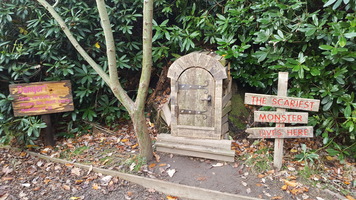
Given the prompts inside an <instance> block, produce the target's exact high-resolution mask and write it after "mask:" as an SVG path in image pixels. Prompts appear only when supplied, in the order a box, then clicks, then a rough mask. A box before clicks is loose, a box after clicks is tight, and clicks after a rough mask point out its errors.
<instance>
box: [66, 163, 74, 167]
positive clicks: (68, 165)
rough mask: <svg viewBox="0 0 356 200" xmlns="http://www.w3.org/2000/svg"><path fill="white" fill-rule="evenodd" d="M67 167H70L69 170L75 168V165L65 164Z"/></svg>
mask: <svg viewBox="0 0 356 200" xmlns="http://www.w3.org/2000/svg"><path fill="white" fill-rule="evenodd" d="M65 166H67V167H69V168H72V167H74V165H73V164H71V163H66V164H65Z"/></svg>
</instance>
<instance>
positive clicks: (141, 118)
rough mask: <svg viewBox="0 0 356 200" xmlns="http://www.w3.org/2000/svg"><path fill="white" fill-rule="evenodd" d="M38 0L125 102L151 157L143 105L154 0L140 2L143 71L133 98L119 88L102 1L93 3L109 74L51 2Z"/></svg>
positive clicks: (142, 150)
mask: <svg viewBox="0 0 356 200" xmlns="http://www.w3.org/2000/svg"><path fill="white" fill-rule="evenodd" d="M37 1H38V2H39V3H41V4H42V5H43V6H44V7H45V8H46V9H47V10H48V11H49V13H50V14H51V15H52V16H53V18H54V19H55V20H56V21H57V22H58V23H59V25H60V27H61V28H62V30H63V31H64V33H65V34H66V35H67V37H68V39H69V41H70V42H71V43H72V44H73V46H74V47H75V48H76V49H77V51H78V52H79V53H80V54H81V55H82V56H83V58H84V59H85V60H86V61H87V62H88V63H89V64H90V65H91V66H92V67H93V69H94V70H95V71H96V72H97V73H98V74H99V75H100V77H101V78H103V80H104V81H105V83H106V84H107V85H108V86H109V87H110V89H111V90H112V91H113V93H114V95H115V97H116V98H117V99H118V100H119V101H120V102H121V103H122V104H123V105H124V106H125V108H126V110H127V111H128V112H129V114H130V116H131V120H132V122H133V125H134V129H135V133H136V136H137V139H138V143H139V146H140V155H141V156H143V157H145V158H146V159H147V160H151V159H152V157H153V149H152V141H151V138H150V135H149V132H148V127H147V125H146V118H145V114H144V108H145V101H146V98H147V93H148V87H149V83H150V78H151V71H152V20H153V0H144V5H143V35H142V38H143V47H142V48H143V58H142V72H141V78H140V83H139V88H138V92H137V98H136V101H135V102H134V101H133V100H132V99H131V98H130V97H129V96H128V95H127V93H126V91H125V90H124V89H123V88H122V86H121V84H120V82H119V78H118V74H117V65H116V55H115V53H116V51H115V41H114V38H113V33H112V29H111V24H110V21H109V16H108V14H107V11H106V5H105V1H104V0H96V3H97V8H98V11H99V15H100V19H101V25H102V27H103V30H104V36H105V42H106V46H107V51H106V53H107V58H108V65H109V75H108V74H107V73H106V72H105V71H104V70H103V69H102V68H101V67H100V66H99V65H98V64H97V63H96V62H95V61H94V60H93V59H92V58H91V57H90V56H89V55H88V54H87V53H86V52H85V50H84V49H83V48H82V47H81V46H80V44H79V43H78V41H76V39H75V38H74V37H73V35H72V34H71V32H70V30H69V29H68V27H67V25H66V24H65V22H64V20H63V19H62V18H61V17H60V16H59V15H58V13H57V12H56V11H55V10H54V8H53V6H52V5H50V4H49V3H48V2H47V1H46V0H37ZM57 3H58V2H57ZM57 3H56V4H57Z"/></svg>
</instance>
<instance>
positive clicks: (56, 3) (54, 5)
mask: <svg viewBox="0 0 356 200" xmlns="http://www.w3.org/2000/svg"><path fill="white" fill-rule="evenodd" d="M58 3H59V0H57V1H56V2H55V3H54V4H53V6H52V7H53V8H54V7H56V6H57V5H58Z"/></svg>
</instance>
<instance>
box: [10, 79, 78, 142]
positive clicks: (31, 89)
mask: <svg viewBox="0 0 356 200" xmlns="http://www.w3.org/2000/svg"><path fill="white" fill-rule="evenodd" d="M9 89H10V94H11V96H12V97H13V98H14V100H13V102H12V107H13V110H14V116H30V115H42V119H43V121H44V122H45V123H46V125H47V128H46V130H45V132H46V134H45V138H44V140H45V144H46V145H51V146H53V145H54V139H53V128H52V123H51V118H50V115H49V114H51V113H58V112H67V111H72V110H74V105H73V97H72V87H71V84H70V81H68V80H65V81H48V82H35V83H25V84H11V85H9Z"/></svg>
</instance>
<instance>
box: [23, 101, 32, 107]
mask: <svg viewBox="0 0 356 200" xmlns="http://www.w3.org/2000/svg"><path fill="white" fill-rule="evenodd" d="M34 105H35V104H34V103H33V102H28V103H20V106H21V107H30V106H34Z"/></svg>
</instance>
